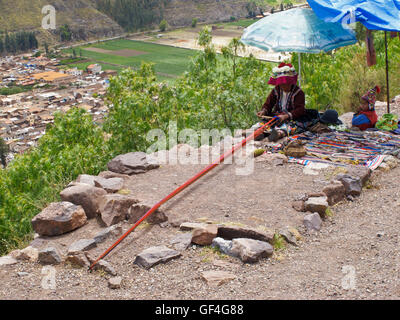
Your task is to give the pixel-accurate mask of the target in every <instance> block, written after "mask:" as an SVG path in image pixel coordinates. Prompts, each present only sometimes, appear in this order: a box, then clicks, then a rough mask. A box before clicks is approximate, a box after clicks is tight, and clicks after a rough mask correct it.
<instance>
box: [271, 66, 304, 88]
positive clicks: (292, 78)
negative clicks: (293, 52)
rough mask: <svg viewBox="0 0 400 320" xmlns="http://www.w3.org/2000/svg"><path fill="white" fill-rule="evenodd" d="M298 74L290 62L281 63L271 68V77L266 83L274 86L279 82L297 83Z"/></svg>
mask: <svg viewBox="0 0 400 320" xmlns="http://www.w3.org/2000/svg"><path fill="white" fill-rule="evenodd" d="M297 77H298V74H297V72H296V69H295V68H294V67H293V66H292V65H291V64H290V63H284V62H283V63H281V64H280V65H279V66H278V67H275V68H273V69H272V77H271V78H270V79H269V81H268V84H272V85H274V86H277V85H280V84H294V85H295V84H297Z"/></svg>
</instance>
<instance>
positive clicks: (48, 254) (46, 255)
mask: <svg viewBox="0 0 400 320" xmlns="http://www.w3.org/2000/svg"><path fill="white" fill-rule="evenodd" d="M61 260H62V259H61V255H60V254H59V253H58V250H57V249H56V248H54V247H48V248H46V249H43V250H41V251H40V252H39V258H38V261H39V263H40V264H44V265H48V264H51V265H54V264H60V263H61Z"/></svg>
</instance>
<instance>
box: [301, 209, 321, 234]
mask: <svg viewBox="0 0 400 320" xmlns="http://www.w3.org/2000/svg"><path fill="white" fill-rule="evenodd" d="M303 224H304V226H305V227H306V229H307V230H308V231H320V230H321V226H322V219H321V217H320V215H319V213H317V212H316V213H311V214H308V215H306V216H305V217H304V219H303Z"/></svg>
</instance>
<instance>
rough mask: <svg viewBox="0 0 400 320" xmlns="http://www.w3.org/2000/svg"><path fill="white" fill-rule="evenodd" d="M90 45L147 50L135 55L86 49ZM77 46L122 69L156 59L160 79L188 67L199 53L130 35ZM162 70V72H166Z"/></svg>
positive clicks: (91, 56) (90, 56)
mask: <svg viewBox="0 0 400 320" xmlns="http://www.w3.org/2000/svg"><path fill="white" fill-rule="evenodd" d="M89 47H95V48H99V49H105V50H110V51H117V50H123V49H130V50H136V51H141V52H144V54H141V55H138V56H132V57H122V56H118V55H113V54H109V53H100V52H93V51H88V50H85V49H86V48H89ZM75 50H76V51H77V52H80V50H82V56H83V57H84V58H86V59H90V60H92V61H96V62H97V63H99V64H105V65H106V68H107V69H112V68H111V66H110V65H107V64H114V65H115V66H114V68H118V69H120V70H122V69H124V68H127V67H131V68H133V69H138V68H139V67H140V65H141V63H142V62H151V63H154V67H155V71H156V72H157V73H159V74H158V76H159V78H161V79H159V80H166V78H167V79H171V78H173V77H177V76H179V75H181V74H182V73H183V72H185V71H186V70H187V69H188V66H189V63H190V60H191V58H192V57H193V56H194V55H195V54H196V51H194V50H190V49H183V48H174V47H170V46H165V45H160V44H154V43H148V42H142V41H135V40H127V39H119V40H112V41H106V42H102V43H96V44H93V45H90V46H83V47H78V48H75ZM64 53H66V54H68V55H71V54H72V49H66V50H64ZM83 57H82V58H83ZM89 64H90V63H87V64H86V63H85V64H83V65H82V64H78V65H77V66H78V68H82V67H83V66H86V67H87V65H89ZM71 66H72V65H71ZM114 70H115V69H114ZM120 70H118V71H120ZM160 73H162V75H161V74H160Z"/></svg>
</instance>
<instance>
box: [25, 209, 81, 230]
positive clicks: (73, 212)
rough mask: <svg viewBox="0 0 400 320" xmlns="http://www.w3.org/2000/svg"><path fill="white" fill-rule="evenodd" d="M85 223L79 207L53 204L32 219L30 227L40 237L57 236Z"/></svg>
mask: <svg viewBox="0 0 400 320" xmlns="http://www.w3.org/2000/svg"><path fill="white" fill-rule="evenodd" d="M86 222H87V218H86V214H85V211H84V210H83V208H82V207H81V206H77V205H75V204H73V203H70V202H53V203H51V204H50V205H49V206H48V207H47V208H45V209H44V210H43V211H42V212H41V213H39V214H38V215H37V216H35V217H34V218H33V219H32V227H33V230H35V232H36V233H38V234H40V235H42V236H58V235H61V234H64V233H67V232H70V231H72V230H75V229H77V228H79V227H81V226H83V225H84V224H85V223H86Z"/></svg>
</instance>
